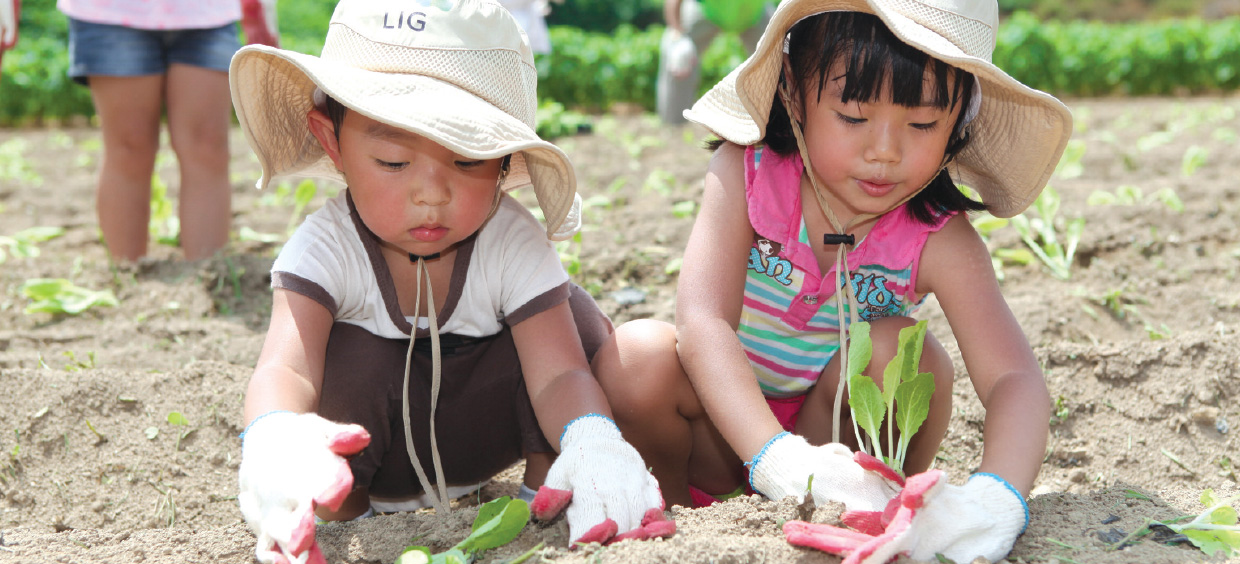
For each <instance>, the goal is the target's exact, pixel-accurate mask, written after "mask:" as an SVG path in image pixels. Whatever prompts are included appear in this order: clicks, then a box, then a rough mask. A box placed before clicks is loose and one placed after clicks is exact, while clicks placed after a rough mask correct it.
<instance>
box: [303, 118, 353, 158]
mask: <svg viewBox="0 0 1240 564" xmlns="http://www.w3.org/2000/svg"><path fill="white" fill-rule="evenodd" d="M306 125H307V126H308V127H309V128H310V133H311V134H312V135H314V138H315V139H318V140H319V145H322V146H323V152H325V153H327V156H328V158H330V159H331V160H332V163H333V164H335V165H336V170H344V165H343V163H342V162H341V160H340V139H339V138H338V137H336V124H334V123H332V119H331V118H329V117H327V114H325V113H323V112H322V111H321V110H319V109H318V108H315V109H313V110H310V112H309V113H307V114H306Z"/></svg>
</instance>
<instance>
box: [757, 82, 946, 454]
mask: <svg viewBox="0 0 1240 564" xmlns="http://www.w3.org/2000/svg"><path fill="white" fill-rule="evenodd" d="M785 61H786V59H785ZM785 70H786V67H785ZM778 88H779V96H780V98H781V100H782V101H783V103H784V108H785V109H786V110H787V114H788V121H789V123H790V124H791V126H792V134H793V136H794V137H796V140H797V149H798V150H799V151H800V154H801V164H802V166H803V167H804V168H805V176H808V177H809V181H810V184H812V185H813V187H814V198H815V199H816V200H817V201H818V207H819V208H820V209H821V210H822V214H823V215H824V216H826V218H827V221H828V222H829V223H830V224H831V228H832V229H835V231H836V233H824V234H823V244H824V245H836V248H835V272H836V276H837V280H836V285H835V287H836V288H837V289H836V292H835V310H836V312H835V315H836V323H837V324H838V325H839V328H840V348H839V354H840V381H839V384H838V385H837V386H836V388H835V406H834V408H833V410H832V427H831V442H833V443H838V442H840V412H841V410H842V409H843V401H844V392H845V389H846V388H847V387H848V375H849V374H850V373H851V372H850V370H849V366H848V364H849V362H848V326H849V325H850V324H851V323H856V322H857V310H858V309H860V305H859V303H858V302H857V293H856V291H855V290H854V289H853V285H852V273H851V269H850V268H849V266H848V252H847V249H846V248H845V247H846V246H847V245H855V244H856V237H855V236H854V235H853V234H851V233H849V230H851V229H852V228H853V227H855V226H857V225H859V224H861V223H864V222H866V221H869V220H871V219H874V218H876V217H879V216H881V215H883V214H886V213H887V212H890V211H891V210H894V209H896V208H899V207H900V206H902V205H904V204H905V203H907V202H908V201H909V200H911V199H913V197H914V196H916V195H917V194H919V193H921V191H922V190H925V189H926V186H929V185H930V183H931V182H933V181H934V179H935V178H937V177H938V173H937V172H936V173H935V174H933V175H931V176H930V179H929V180H927V181H926V183H925V184H923V185H922V186H921V188H918V189H917V190H915V191H913V192H911V193H910V194H909V195H907V196H905V197H904V198H903V199H901V200H900V201H899V202H896V203H895V204H894V205H892V206H891V207H890V208H887V209H886V210H884V211H882V212H880V213H863V214H858V215H856V216H853V218H852V219H851V220H849V221H848V224H847V225H840V220H839V219H838V218H836V217H835V212H833V211H831V206H830V205H828V204H827V199H826V196H824V195H823V193H824V192H825V189H824V188H823V186H824V184H825V183H824V182H823V181H822V179H821V178H819V177H818V173H817V172H816V171H815V170H814V165H813V164H812V163H811V162H810V159H809V150H808V149H807V148H806V145H805V136H804V134H803V133H802V132H801V124H800V123H799V122H798V121H797V117H796V116H797V115H799V114H800V105H799V104H794V103H793V97H792V95H791V94H790V93H789V92H788V83H787V81H780V83H779V87H778ZM949 161H950V159H949V158H948V157H947V156H944V158H943V164H942V166H941V167H939V171H942V170H943V169H944V168H947V164H948V162H949ZM844 294H847V300H848V306H849V307H848V309H847V310H845V308H844V300H845V296H844ZM845 311H847V312H848V315H847V317H845V314H844V312H845ZM850 419H851V420H852V426H853V434H854V435H855V436H856V437H857V444H858V445H860V446H861V448H863V449H864V448H865V447H864V445H865V442H864V441H862V440H861V429H860V428H859V427H858V426H857V419H856V418H855V417H852V418H850ZM875 455H876V456H877V453H876V454H875Z"/></svg>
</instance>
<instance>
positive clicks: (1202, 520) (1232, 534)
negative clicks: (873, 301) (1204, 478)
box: [1161, 489, 1240, 557]
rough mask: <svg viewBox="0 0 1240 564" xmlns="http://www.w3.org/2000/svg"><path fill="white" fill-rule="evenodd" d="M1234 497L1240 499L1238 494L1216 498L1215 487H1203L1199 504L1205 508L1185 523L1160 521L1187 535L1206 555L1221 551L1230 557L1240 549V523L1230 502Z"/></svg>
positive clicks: (1234, 499)
mask: <svg viewBox="0 0 1240 564" xmlns="http://www.w3.org/2000/svg"><path fill="white" fill-rule="evenodd" d="M1237 499H1240V494H1237V495H1233V496H1231V497H1229V498H1226V499H1219V498H1218V497H1217V496H1215V495H1214V490H1212V489H1206V491H1204V492H1202V493H1201V498H1200V500H1201V504H1202V505H1204V506H1206V509H1205V511H1202V512H1201V513H1200V514H1198V515H1197V516H1196V517H1195V518H1194V519H1193V520H1192V521H1189V522H1187V523H1183V524H1180V523H1174V522H1162V523H1161V524H1163V525H1166V526H1167V527H1168V528H1170V529H1171V530H1173V531H1175V532H1177V533H1180V534H1182V535H1184V536H1186V537H1188V541H1189V542H1191V543H1193V546H1196V547H1197V548H1199V549H1201V551H1202V552H1204V553H1206V555H1207V556H1214V553H1216V552H1222V553H1223V556H1226V557H1231V556H1232V555H1234V554H1237V553H1240V524H1237V517H1236V508H1234V507H1232V506H1231V504H1232V503H1233V502H1235V501H1236V500H1237ZM1171 521H1174V520H1171Z"/></svg>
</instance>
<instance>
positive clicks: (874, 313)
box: [852, 272, 900, 321]
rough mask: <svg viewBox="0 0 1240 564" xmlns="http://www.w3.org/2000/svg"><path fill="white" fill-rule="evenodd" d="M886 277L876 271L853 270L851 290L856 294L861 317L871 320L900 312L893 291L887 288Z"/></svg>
mask: <svg viewBox="0 0 1240 564" xmlns="http://www.w3.org/2000/svg"><path fill="white" fill-rule="evenodd" d="M887 282H888V280H887V277H886V276H883V275H882V274H878V273H874V272H871V273H865V272H853V273H852V285H853V292H854V293H856V295H857V303H858V304H859V305H860V310H859V311H858V312H857V314H858V315H860V316H861V319H863V320H865V321H871V320H874V319H881V318H883V317H890V316H893V315H899V314H900V304H899V302H898V301H897V300H896V296H895V293H894V292H892V291H891V290H890V289H888V288H887Z"/></svg>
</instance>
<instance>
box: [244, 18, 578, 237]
mask: <svg viewBox="0 0 1240 564" xmlns="http://www.w3.org/2000/svg"><path fill="white" fill-rule="evenodd" d="M229 77H230V83H231V88H232V99H233V105H234V106H235V108H236V111H237V119H238V121H239V122H240V123H241V129H242V131H243V132H245V137H246V140H247V141H248V142H249V144H250V146H251V147H252V148H253V149H254V152H255V153H256V154H257V156H258V161H259V163H260V164H261V165H262V167H263V175H262V178H261V179H259V181H258V187H259V188H263V187H265V186H267V185H268V184H269V183H270V182H272V180H273V179H276V178H279V177H284V176H294V175H296V176H318V177H325V178H331V179H336V180H340V181H342V182H343V181H344V179H343V178H342V176H341V174H340V172H339V171H338V170H336V168H335V166H334V165H333V163H332V162H331V159H330V158H328V156H327V155H326V153H325V152H324V151H323V148H322V146H320V145H319V142H318V140H317V139H315V137H314V136H313V135H312V134H311V133H310V130H309V127H308V126H307V118H306V115H307V113H308V112H309V111H310V110H311V109H312V108H314V107H315V91H316V89H317V90H321V91H322V92H323V93H325V94H326V95H328V96H331V97H332V98H334V99H336V100H337V101H339V102H340V103H341V104H344V105H345V106H347V107H348V108H349V110H350V111H355V112H358V113H360V114H362V115H365V116H367V117H369V118H371V119H374V120H377V121H380V122H383V123H386V124H388V125H391V126H393V127H397V128H400V129H403V130H406V131H410V132H413V133H416V134H418V135H421V136H424V137H427V138H429V139H431V140H433V141H435V142H437V143H439V144H440V145H442V146H444V147H446V148H448V149H450V150H452V151H454V152H456V153H458V154H460V155H462V156H465V157H468V158H473V159H493V158H498V157H503V156H505V155H512V158H511V159H510V163H509V174H508V175H507V176H506V177H505V180H504V183H503V186H502V187H503V188H504V189H506V190H511V189H513V188H518V187H521V186H528V185H531V184H532V185H533V187H534V194H535V196H536V198H537V199H538V205H539V207H540V208H541V209H542V212H543V217H544V219H545V221H546V224H547V236H548V237H550V238H551V239H554V240H562V239H567V238H569V237H571V236H572V235H573V233H575V232H576V231H577V229H578V228H579V227H580V208H581V199H580V197H579V196H577V188H576V187H577V181H576V176H575V174H574V171H573V167H572V164H571V163H570V162H569V159H568V156H567V155H565V154H564V152H563V151H562V150H560V148H558V147H556V146H555V145H553V144H551V143H548V142H547V141H544V140H542V139H540V138H539V137H538V134H537V133H535V125H536V115H535V114H536V112H537V108H538V97H537V92H536V88H537V84H538V73H537V71H536V70H535V68H534V55H533V53H532V51H531V50H530V46H529V41H528V40H527V39H526V36H525V33H524V32H523V31H522V30H521V28H520V26H519V25H517V23H516V21H515V20H514V19H513V17H512V15H511V14H510V13H509V12H508V11H507V10H505V9H504V8H503V7H502V6H501V5H499V4H498V3H496V2H495V1H494V0H453V1H448V0H421V1H418V2H408V1H397V0H341V2H340V3H339V4H337V5H336V9H335V12H334V13H333V14H332V18H331V22H330V24H329V25H328V30H327V38H326V41H325V43H324V45H323V52H322V56H320V57H315V56H313V55H306V54H302V53H297V52H293V51H287V50H283V49H276V48H272V47H267V46H264V45H250V46H247V47H244V48H242V49H241V50H240V51H238V52H237V54H236V55H235V56H234V57H233V59H232V65H231V66H230V68H229Z"/></svg>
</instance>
